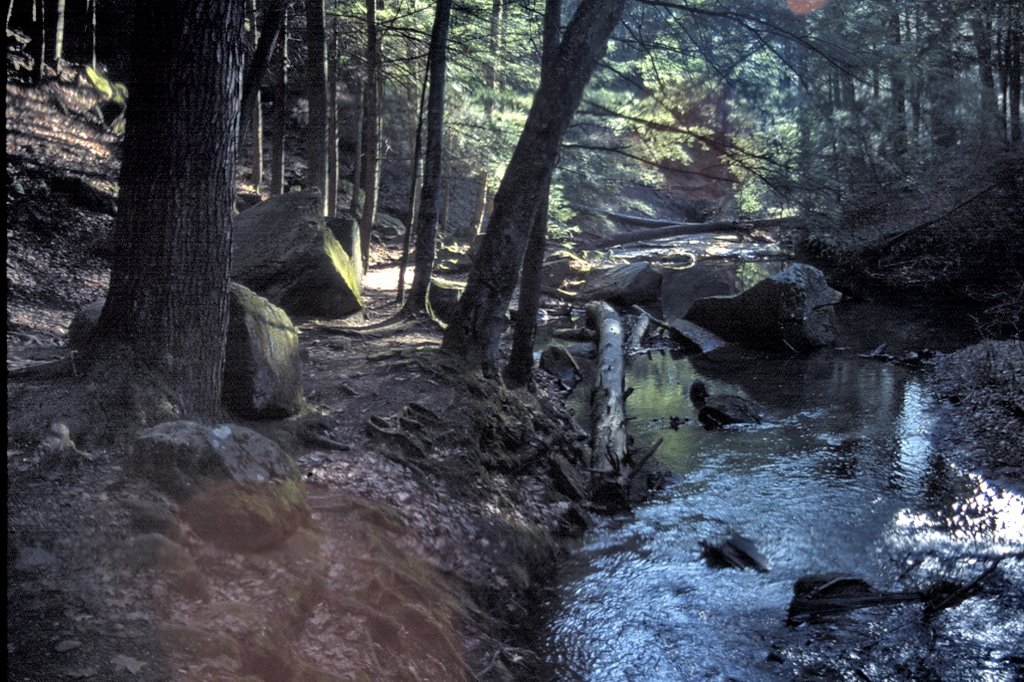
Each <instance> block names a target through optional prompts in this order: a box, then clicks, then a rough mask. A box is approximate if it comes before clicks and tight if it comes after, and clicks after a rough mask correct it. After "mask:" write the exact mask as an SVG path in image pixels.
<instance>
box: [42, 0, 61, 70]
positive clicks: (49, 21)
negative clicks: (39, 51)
mask: <svg viewBox="0 0 1024 682" xmlns="http://www.w3.org/2000/svg"><path fill="white" fill-rule="evenodd" d="M45 4H46V57H45V60H46V64H47V65H48V66H50V67H51V68H54V69H56V68H57V63H58V62H59V61H60V60H61V57H62V56H63V53H64V0H45Z"/></svg>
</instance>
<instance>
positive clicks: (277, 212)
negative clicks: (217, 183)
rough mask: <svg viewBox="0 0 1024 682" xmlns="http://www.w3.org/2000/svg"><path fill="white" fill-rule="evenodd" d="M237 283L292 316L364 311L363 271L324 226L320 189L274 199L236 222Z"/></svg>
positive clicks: (233, 255) (233, 265) (233, 259)
mask: <svg viewBox="0 0 1024 682" xmlns="http://www.w3.org/2000/svg"><path fill="white" fill-rule="evenodd" d="M231 278H232V279H233V280H235V281H238V282H241V283H242V284H244V285H245V286H247V287H249V288H250V289H252V290H253V291H255V292H257V293H259V294H260V295H262V296H266V297H267V298H268V299H270V300H271V301H272V302H273V303H276V304H277V305H279V306H281V307H282V308H284V309H285V311H287V312H288V314H289V315H310V316H316V317H327V318H335V317H343V316H345V315H350V314H352V313H354V312H357V311H359V310H361V309H362V307H363V303H362V298H361V296H360V292H359V279H358V272H357V268H356V267H355V266H354V265H353V263H352V260H351V259H350V258H349V257H348V254H346V253H345V250H344V249H343V248H342V246H341V244H339V243H338V240H337V239H336V238H335V236H334V234H332V233H331V231H330V230H329V229H327V227H326V226H325V224H324V218H323V215H322V214H321V210H320V192H319V190H315V189H313V190H308V191H305V192H289V193H287V194H279V195H277V196H273V197H271V198H270V199H267V200H266V201H264V202H262V203H259V204H257V205H256V206H253V207H252V208H250V209H248V210H246V211H243V212H242V213H240V214H238V215H237V216H236V217H235V227H234V239H233V243H232V247H231Z"/></svg>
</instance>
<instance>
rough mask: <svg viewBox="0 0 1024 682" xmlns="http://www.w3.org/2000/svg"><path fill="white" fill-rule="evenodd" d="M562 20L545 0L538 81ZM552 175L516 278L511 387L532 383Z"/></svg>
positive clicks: (555, 4) (554, 3) (553, 0)
mask: <svg viewBox="0 0 1024 682" xmlns="http://www.w3.org/2000/svg"><path fill="white" fill-rule="evenodd" d="M561 22H562V1H561V0H547V3H546V4H545V6H544V23H543V34H544V39H543V51H542V55H541V80H543V79H544V78H549V79H550V78H551V69H552V68H553V67H554V64H555V56H556V55H557V54H558V43H559V41H560V32H561V27H562V25H561ZM550 192H551V178H550V176H549V177H548V181H547V182H546V183H545V184H544V186H543V187H542V188H541V191H540V194H539V195H538V205H537V209H536V213H535V215H534V218H533V226H532V227H531V228H530V238H529V241H528V242H527V244H526V253H525V254H524V255H523V268H522V273H521V274H520V277H519V315H518V316H517V317H516V324H515V328H514V329H513V332H512V351H511V353H510V355H509V359H508V364H507V365H506V366H505V382H506V383H507V384H508V385H509V386H512V387H519V386H531V384H532V379H533V345H534V341H535V339H536V336H537V312H538V311H539V310H540V289H541V270H542V268H543V266H544V250H545V248H546V247H547V241H548V240H547V234H548V196H549V194H550Z"/></svg>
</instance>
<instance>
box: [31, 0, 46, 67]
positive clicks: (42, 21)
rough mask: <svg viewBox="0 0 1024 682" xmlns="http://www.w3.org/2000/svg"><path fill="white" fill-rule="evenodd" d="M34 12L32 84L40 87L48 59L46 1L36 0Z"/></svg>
mask: <svg viewBox="0 0 1024 682" xmlns="http://www.w3.org/2000/svg"><path fill="white" fill-rule="evenodd" d="M34 10H35V12H34V21H33V22H32V42H31V43H30V44H29V52H30V54H31V55H32V83H33V84H35V85H39V84H40V83H41V82H42V81H43V60H44V59H46V0H35V3H34Z"/></svg>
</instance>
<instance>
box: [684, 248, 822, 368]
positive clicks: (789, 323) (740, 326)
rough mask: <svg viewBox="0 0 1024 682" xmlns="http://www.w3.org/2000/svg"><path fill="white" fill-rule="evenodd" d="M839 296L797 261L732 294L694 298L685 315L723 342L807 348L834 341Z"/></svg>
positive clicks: (810, 267)
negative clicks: (836, 306) (739, 292)
mask: <svg viewBox="0 0 1024 682" xmlns="http://www.w3.org/2000/svg"><path fill="white" fill-rule="evenodd" d="M841 298H842V294H840V293H839V292H838V291H835V290H834V289H831V288H830V287H829V286H828V283H827V282H826V281H825V275H824V274H822V272H821V271H820V270H818V269H817V268H814V267H812V266H810V265H804V264H796V265H793V266H791V267H789V268H786V269H785V270H783V271H782V272H780V273H778V274H776V275H772V276H771V277H769V278H767V279H764V280H762V281H760V282H758V283H757V284H755V285H754V286H752V287H751V288H750V289H747V290H746V291H744V292H743V293H741V294H737V295H736V296H710V297H707V298H701V299H698V300H696V301H694V302H693V305H692V306H690V309H689V311H687V313H686V316H685V318H686V319H687V320H690V321H691V322H694V323H696V324H699V325H700V326H702V327H704V328H705V329H708V330H710V331H712V332H714V333H715V334H717V335H718V336H720V337H722V338H723V339H725V340H726V341H735V342H739V343H742V344H744V345H748V346H752V347H756V348H776V349H785V348H789V349H796V350H809V349H812V348H819V347H821V346H828V345H830V344H832V343H833V342H834V341H835V339H836V334H837V332H838V327H837V323H836V314H835V309H834V307H833V306H834V305H835V304H836V303H838V302H839V300H840V299H841Z"/></svg>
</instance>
